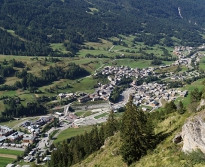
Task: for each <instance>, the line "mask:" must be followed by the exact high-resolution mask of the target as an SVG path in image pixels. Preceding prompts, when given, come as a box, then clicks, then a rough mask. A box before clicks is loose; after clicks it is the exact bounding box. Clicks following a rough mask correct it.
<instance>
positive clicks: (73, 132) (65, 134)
mask: <svg viewBox="0 0 205 167" xmlns="http://www.w3.org/2000/svg"><path fill="white" fill-rule="evenodd" d="M91 129H92V126H86V127H80V128H68V129H66V130H64V131H62V132H61V133H60V134H59V135H58V137H57V139H56V140H55V141H54V143H58V142H62V141H63V140H66V139H69V138H71V137H74V136H77V135H81V134H84V133H85V132H86V131H87V132H89V131H90V130H91Z"/></svg>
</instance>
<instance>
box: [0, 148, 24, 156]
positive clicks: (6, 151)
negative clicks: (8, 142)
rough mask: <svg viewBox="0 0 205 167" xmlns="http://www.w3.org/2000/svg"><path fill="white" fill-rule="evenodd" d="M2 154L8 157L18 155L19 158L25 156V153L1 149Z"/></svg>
mask: <svg viewBox="0 0 205 167" xmlns="http://www.w3.org/2000/svg"><path fill="white" fill-rule="evenodd" d="M0 154H8V155H16V156H17V155H21V154H23V151H17V150H9V149H0Z"/></svg>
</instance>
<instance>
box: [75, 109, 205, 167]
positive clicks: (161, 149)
mask: <svg viewBox="0 0 205 167" xmlns="http://www.w3.org/2000/svg"><path fill="white" fill-rule="evenodd" d="M191 115H194V114H193V113H188V112H187V113H185V114H184V115H179V114H178V113H172V114H170V115H169V117H167V118H166V119H165V120H163V121H162V122H158V123H156V128H155V133H156V134H159V133H162V134H163V135H164V136H165V138H164V140H162V141H161V142H160V144H158V145H157V147H156V148H155V149H154V150H150V151H149V152H148V154H147V155H146V156H144V157H142V158H141V160H140V161H138V162H136V163H134V164H132V165H131V167H156V166H160V167H165V166H166V167H173V166H175V167H179V166H180V167H181V166H184V167H185V166H187V167H189V166H190V167H191V166H194V167H200V166H204V165H205V163H204V160H202V159H203V158H200V154H199V153H193V154H191V155H185V154H184V153H182V152H181V148H182V145H181V144H179V145H176V144H174V143H173V142H172V139H173V138H174V136H175V135H176V134H177V133H178V132H180V131H181V127H182V125H183V124H184V122H185V121H186V119H187V118H188V117H189V116H191ZM120 145H121V143H120V134H119V133H116V134H115V135H114V136H113V137H111V138H109V139H107V140H106V142H105V145H104V146H103V147H102V148H101V149H100V150H99V151H98V152H95V153H94V154H92V155H91V156H89V157H88V158H86V159H85V160H84V161H83V162H81V163H79V164H76V165H74V166H75V167H119V166H126V164H125V163H124V162H123V161H122V157H121V156H120V151H119V148H120Z"/></svg>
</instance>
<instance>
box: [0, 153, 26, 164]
mask: <svg viewBox="0 0 205 167" xmlns="http://www.w3.org/2000/svg"><path fill="white" fill-rule="evenodd" d="M21 154H23V151H17V150H8V149H0V167H5V166H6V165H7V164H9V163H12V162H13V161H14V160H15V159H16V157H17V156H18V155H21Z"/></svg>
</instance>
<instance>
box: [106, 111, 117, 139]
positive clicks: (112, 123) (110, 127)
mask: <svg viewBox="0 0 205 167" xmlns="http://www.w3.org/2000/svg"><path fill="white" fill-rule="evenodd" d="M116 131H117V121H116V119H115V118H114V112H113V111H110V114H109V117H108V119H107V123H106V125H105V136H104V137H105V139H106V138H107V137H109V136H113V135H114V132H116Z"/></svg>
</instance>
